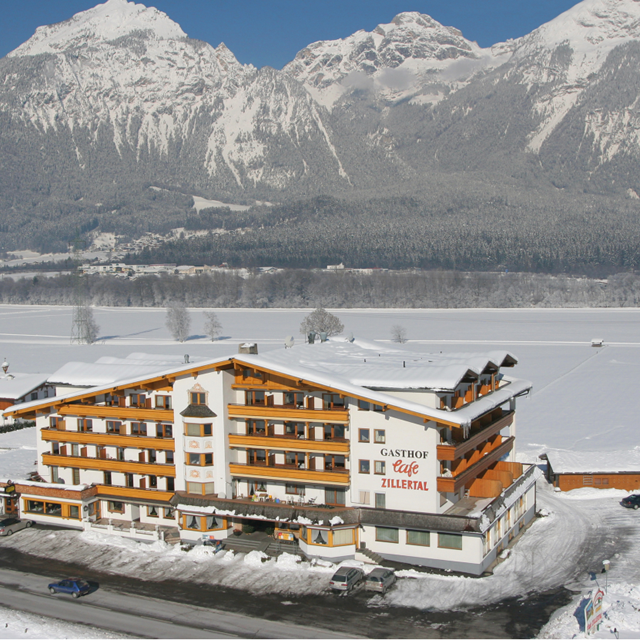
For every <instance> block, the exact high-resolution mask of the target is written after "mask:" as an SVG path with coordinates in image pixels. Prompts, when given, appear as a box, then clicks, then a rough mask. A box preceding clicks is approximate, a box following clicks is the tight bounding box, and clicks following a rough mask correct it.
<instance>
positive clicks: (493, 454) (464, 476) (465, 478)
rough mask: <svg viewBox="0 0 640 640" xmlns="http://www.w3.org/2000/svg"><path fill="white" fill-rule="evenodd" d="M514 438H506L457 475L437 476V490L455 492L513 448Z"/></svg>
mask: <svg viewBox="0 0 640 640" xmlns="http://www.w3.org/2000/svg"><path fill="white" fill-rule="evenodd" d="M514 442H515V438H506V439H505V440H503V441H502V443H501V444H500V445H499V446H497V447H496V448H495V449H493V450H491V451H490V452H488V453H487V454H486V455H484V456H482V458H480V460H478V461H477V462H474V463H473V464H472V465H471V466H469V467H467V468H466V469H464V470H463V471H461V472H460V473H459V474H458V475H455V476H452V477H450V478H447V477H444V476H440V477H439V478H438V491H440V492H441V493H456V492H457V491H460V489H462V487H464V486H466V485H467V484H469V483H470V482H471V481H472V480H474V479H475V478H477V477H478V476H479V475H480V474H481V473H482V472H483V471H485V470H486V469H488V468H489V467H490V466H491V465H492V464H493V463H494V462H497V461H498V460H500V458H502V456H504V455H505V454H507V453H509V451H511V449H513V443H514Z"/></svg>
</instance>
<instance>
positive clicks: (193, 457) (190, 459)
mask: <svg viewBox="0 0 640 640" xmlns="http://www.w3.org/2000/svg"><path fill="white" fill-rule="evenodd" d="M187 464H188V465H189V466H190V467H210V466H212V465H213V453H188V454H187Z"/></svg>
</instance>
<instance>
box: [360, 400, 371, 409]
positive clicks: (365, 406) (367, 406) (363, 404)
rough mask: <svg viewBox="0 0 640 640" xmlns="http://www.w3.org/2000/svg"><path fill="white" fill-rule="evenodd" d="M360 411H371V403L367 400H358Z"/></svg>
mask: <svg viewBox="0 0 640 640" xmlns="http://www.w3.org/2000/svg"><path fill="white" fill-rule="evenodd" d="M358 409H360V411H369V409H371V403H370V402H367V401H366V400H358Z"/></svg>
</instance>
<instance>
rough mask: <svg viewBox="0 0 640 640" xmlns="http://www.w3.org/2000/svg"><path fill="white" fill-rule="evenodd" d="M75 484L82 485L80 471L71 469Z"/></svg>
mask: <svg viewBox="0 0 640 640" xmlns="http://www.w3.org/2000/svg"><path fill="white" fill-rule="evenodd" d="M71 474H72V477H73V480H72V481H73V484H80V469H71Z"/></svg>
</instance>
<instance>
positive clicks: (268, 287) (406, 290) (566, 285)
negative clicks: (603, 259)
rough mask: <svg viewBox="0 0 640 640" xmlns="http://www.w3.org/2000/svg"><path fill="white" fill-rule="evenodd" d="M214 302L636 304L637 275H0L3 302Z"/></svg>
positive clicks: (297, 271)
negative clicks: (131, 278) (135, 276)
mask: <svg viewBox="0 0 640 640" xmlns="http://www.w3.org/2000/svg"><path fill="white" fill-rule="evenodd" d="M79 301H81V303H82V304H83V305H95V306H117V307H168V306H170V305H172V304H181V305H185V306H187V307H218V308H234V307H236V308H243V307H245V308H270V307H271V308H301V307H302V308H315V307H318V306H322V307H329V308H369V307H370V308H418V309H420V308H434V309H438V308H453V309H457V308H474V307H475V308H478V307H492V308H531V307H637V306H640V275H638V274H636V273H632V272H629V273H619V274H616V275H612V276H610V277H608V278H607V279H590V278H574V277H569V276H564V275H563V276H551V275H545V274H532V273H497V272H462V271H438V270H433V271H377V272H374V273H373V274H370V275H369V274H362V273H357V272H350V271H339V272H333V273H332V272H326V271H314V270H308V269H286V270H283V271H279V272H275V273H264V274H261V273H258V272H251V273H249V275H248V276H247V277H244V278H243V277H240V276H239V275H236V274H234V273H233V272H224V271H222V272H213V273H211V274H208V273H205V274H200V275H196V276H188V277H182V278H181V277H179V276H173V275H163V276H143V277H140V278H136V279H134V280H128V279H121V278H116V277H110V276H99V275H92V276H78V275H62V276H58V277H54V278H44V277H33V278H24V279H15V280H14V279H13V278H11V277H8V276H4V277H2V278H1V279H0V302H1V303H3V304H52V305H54V304H55V305H69V306H76V305H78V304H79Z"/></svg>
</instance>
